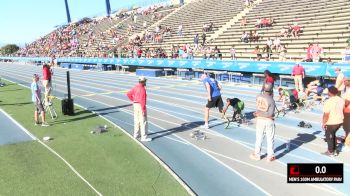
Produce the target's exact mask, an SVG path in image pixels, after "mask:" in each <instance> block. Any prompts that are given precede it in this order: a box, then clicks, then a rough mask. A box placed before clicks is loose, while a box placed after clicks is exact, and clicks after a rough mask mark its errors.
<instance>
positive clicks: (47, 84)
mask: <svg viewBox="0 0 350 196" xmlns="http://www.w3.org/2000/svg"><path fill="white" fill-rule="evenodd" d="M51 76H52V71H51V69H50V66H49V65H48V64H46V63H44V65H43V86H44V88H45V105H50V104H51V103H50V102H49V96H50V94H51V89H52V85H51Z"/></svg>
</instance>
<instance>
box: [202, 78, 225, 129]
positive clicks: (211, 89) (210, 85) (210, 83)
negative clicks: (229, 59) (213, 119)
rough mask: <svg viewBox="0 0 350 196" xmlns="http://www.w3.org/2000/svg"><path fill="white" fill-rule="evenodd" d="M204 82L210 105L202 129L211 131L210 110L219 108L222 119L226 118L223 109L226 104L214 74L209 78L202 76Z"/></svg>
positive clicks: (206, 109) (206, 110)
mask: <svg viewBox="0 0 350 196" xmlns="http://www.w3.org/2000/svg"><path fill="white" fill-rule="evenodd" d="M202 82H203V84H204V85H205V89H206V90H207V97H208V103H207V105H206V106H205V112H204V125H203V126H202V128H204V129H209V110H210V108H213V107H217V108H219V112H220V113H221V118H224V113H223V107H224V102H223V101H222V98H221V92H220V90H221V88H222V87H221V85H220V84H219V82H218V81H217V80H215V75H214V74H213V73H210V74H209V77H207V76H206V75H204V74H203V75H202Z"/></svg>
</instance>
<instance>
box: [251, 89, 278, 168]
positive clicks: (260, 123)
mask: <svg viewBox="0 0 350 196" xmlns="http://www.w3.org/2000/svg"><path fill="white" fill-rule="evenodd" d="M272 89H273V86H272V85H271V84H269V83H266V84H265V85H264V88H263V90H264V93H263V94H259V95H258V96H257V98H256V106H257V111H256V112H254V116H256V117H257V121H256V140H255V150H254V153H252V154H251V155H250V158H251V159H253V160H257V161H258V160H260V159H261V155H260V153H261V145H262V142H263V139H264V135H266V141H267V161H269V162H271V161H274V160H275V159H276V158H275V156H274V138H275V123H274V113H275V108H276V104H275V101H274V100H273V96H271V95H272Z"/></svg>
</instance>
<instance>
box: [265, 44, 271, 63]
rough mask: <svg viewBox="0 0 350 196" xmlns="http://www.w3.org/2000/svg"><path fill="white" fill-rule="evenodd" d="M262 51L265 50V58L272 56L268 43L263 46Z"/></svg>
mask: <svg viewBox="0 0 350 196" xmlns="http://www.w3.org/2000/svg"><path fill="white" fill-rule="evenodd" d="M263 52H265V60H266V61H269V60H270V59H271V57H272V49H271V47H270V46H269V45H267V44H266V45H265V47H264V48H263Z"/></svg>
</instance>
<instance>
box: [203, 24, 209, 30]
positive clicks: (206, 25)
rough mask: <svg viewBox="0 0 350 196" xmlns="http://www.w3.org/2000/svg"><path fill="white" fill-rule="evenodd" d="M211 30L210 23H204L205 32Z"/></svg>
mask: <svg viewBox="0 0 350 196" xmlns="http://www.w3.org/2000/svg"><path fill="white" fill-rule="evenodd" d="M208 31H209V24H206V23H204V24H203V32H208Z"/></svg>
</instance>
